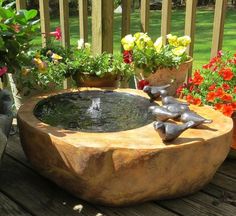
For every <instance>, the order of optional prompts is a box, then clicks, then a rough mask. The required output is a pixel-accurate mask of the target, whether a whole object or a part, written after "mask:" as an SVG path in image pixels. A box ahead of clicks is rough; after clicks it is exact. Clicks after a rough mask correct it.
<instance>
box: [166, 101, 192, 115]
mask: <svg viewBox="0 0 236 216" xmlns="http://www.w3.org/2000/svg"><path fill="white" fill-rule="evenodd" d="M163 107H165V108H166V109H167V110H169V111H170V112H173V113H181V114H182V113H184V112H186V111H190V109H189V107H188V105H187V104H180V103H173V104H166V105H163Z"/></svg>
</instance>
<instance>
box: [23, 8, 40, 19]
mask: <svg viewBox="0 0 236 216" xmlns="http://www.w3.org/2000/svg"><path fill="white" fill-rule="evenodd" d="M37 14H38V12H37V10H34V9H32V10H29V11H27V10H24V15H25V19H26V20H27V21H28V20H31V19H33V18H34V17H36V16H37Z"/></svg>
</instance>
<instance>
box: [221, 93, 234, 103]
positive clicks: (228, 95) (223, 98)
mask: <svg viewBox="0 0 236 216" xmlns="http://www.w3.org/2000/svg"><path fill="white" fill-rule="evenodd" d="M221 99H222V100H223V101H228V102H230V101H232V100H233V98H232V96H231V95H230V94H225V95H223V97H222V98H221Z"/></svg>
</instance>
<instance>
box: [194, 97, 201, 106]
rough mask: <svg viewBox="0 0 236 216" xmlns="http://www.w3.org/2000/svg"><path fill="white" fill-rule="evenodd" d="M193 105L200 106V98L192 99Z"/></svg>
mask: <svg viewBox="0 0 236 216" xmlns="http://www.w3.org/2000/svg"><path fill="white" fill-rule="evenodd" d="M193 104H194V105H197V106H200V105H201V104H202V101H201V99H200V98H193Z"/></svg>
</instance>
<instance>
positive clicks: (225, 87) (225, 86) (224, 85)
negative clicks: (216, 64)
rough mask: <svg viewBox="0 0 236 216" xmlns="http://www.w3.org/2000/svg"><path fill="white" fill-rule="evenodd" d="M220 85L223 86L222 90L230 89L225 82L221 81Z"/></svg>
mask: <svg viewBox="0 0 236 216" xmlns="http://www.w3.org/2000/svg"><path fill="white" fill-rule="evenodd" d="M222 87H223V89H224V90H229V89H230V86H229V84H227V83H223V85H222Z"/></svg>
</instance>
